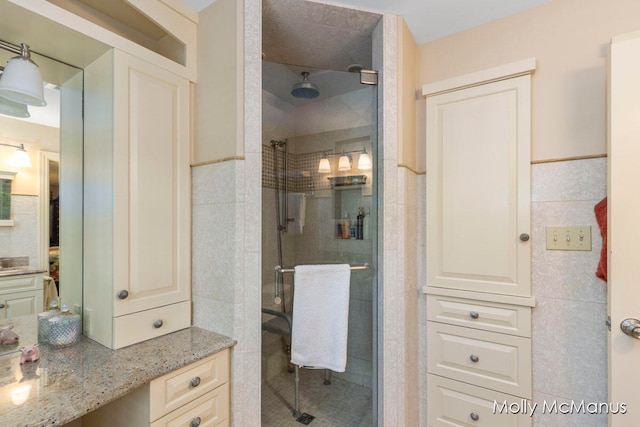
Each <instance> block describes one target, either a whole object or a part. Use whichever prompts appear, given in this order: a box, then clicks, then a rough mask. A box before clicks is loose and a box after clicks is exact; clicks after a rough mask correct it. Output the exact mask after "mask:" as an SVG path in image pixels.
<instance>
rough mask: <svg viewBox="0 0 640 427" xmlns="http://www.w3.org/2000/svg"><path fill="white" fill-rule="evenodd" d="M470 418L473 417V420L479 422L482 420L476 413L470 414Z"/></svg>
mask: <svg viewBox="0 0 640 427" xmlns="http://www.w3.org/2000/svg"><path fill="white" fill-rule="evenodd" d="M469 417H471V419H472V420H473V421H478V420H479V419H480V415H478V414H477V413H475V412H472V413H470V414H469Z"/></svg>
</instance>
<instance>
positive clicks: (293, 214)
mask: <svg viewBox="0 0 640 427" xmlns="http://www.w3.org/2000/svg"><path fill="white" fill-rule="evenodd" d="M287 204H288V205H287V209H288V212H287V214H288V216H289V218H290V219H293V221H292V222H289V221H287V232H288V233H294V234H302V231H303V229H304V217H305V212H306V194H304V193H289V194H288V195H287Z"/></svg>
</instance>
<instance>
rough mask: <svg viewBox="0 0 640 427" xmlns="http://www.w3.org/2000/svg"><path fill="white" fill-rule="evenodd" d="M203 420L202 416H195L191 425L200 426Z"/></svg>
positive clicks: (192, 426)
mask: <svg viewBox="0 0 640 427" xmlns="http://www.w3.org/2000/svg"><path fill="white" fill-rule="evenodd" d="M201 422H202V420H201V419H200V417H195V418H194V419H192V420H191V427H198V426H199V425H200V423H201Z"/></svg>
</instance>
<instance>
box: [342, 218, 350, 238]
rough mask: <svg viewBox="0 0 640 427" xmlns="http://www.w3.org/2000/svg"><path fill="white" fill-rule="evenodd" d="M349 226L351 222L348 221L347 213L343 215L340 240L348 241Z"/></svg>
mask: <svg viewBox="0 0 640 427" xmlns="http://www.w3.org/2000/svg"><path fill="white" fill-rule="evenodd" d="M350 225H351V221H349V213H348V212H345V213H344V220H343V221H342V238H343V239H348V238H349V237H350V235H349V227H350Z"/></svg>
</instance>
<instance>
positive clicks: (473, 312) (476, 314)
mask: <svg viewBox="0 0 640 427" xmlns="http://www.w3.org/2000/svg"><path fill="white" fill-rule="evenodd" d="M469 317H471V318H472V319H477V318H478V317H480V315H479V314H478V312H477V311H472V312H470V313H469Z"/></svg>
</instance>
